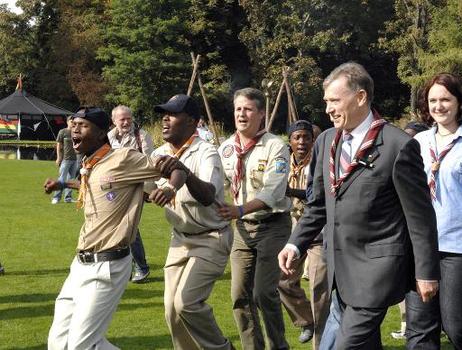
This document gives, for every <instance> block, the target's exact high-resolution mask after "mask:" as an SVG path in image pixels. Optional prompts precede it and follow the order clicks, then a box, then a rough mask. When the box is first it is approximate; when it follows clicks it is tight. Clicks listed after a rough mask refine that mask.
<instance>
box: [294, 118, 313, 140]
mask: <svg viewBox="0 0 462 350" xmlns="http://www.w3.org/2000/svg"><path fill="white" fill-rule="evenodd" d="M298 130H306V131H308V132H309V133H310V134H311V136H313V124H311V123H310V122H309V121H307V120H297V121H295V122H293V123H292V124H291V125H290V126H289V131H288V134H289V137H290V135H292V133H294V132H295V131H298Z"/></svg>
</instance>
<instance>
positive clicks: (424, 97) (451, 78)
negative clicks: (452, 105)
mask: <svg viewBox="0 0 462 350" xmlns="http://www.w3.org/2000/svg"><path fill="white" fill-rule="evenodd" d="M435 84H439V85H443V86H444V87H445V88H446V89H447V90H448V91H449V92H450V94H451V95H453V96H455V98H457V102H458V103H459V111H458V113H457V121H458V123H459V124H461V123H462V120H461V119H462V80H461V78H460V77H459V76H457V75H455V74H451V73H439V74H436V75H435V76H433V77H432V78H431V79H430V80H428V81H427V82H426V83H425V85H424V86H423V88H422V89H421V90H420V94H419V103H418V108H419V111H420V114H421V118H422V121H423V122H424V123H425V124H427V125H432V124H433V118H432V116H431V115H430V110H429V109H428V92H429V91H430V89H431V87H432V86H433V85H435Z"/></svg>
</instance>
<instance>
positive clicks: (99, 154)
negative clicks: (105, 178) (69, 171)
mask: <svg viewBox="0 0 462 350" xmlns="http://www.w3.org/2000/svg"><path fill="white" fill-rule="evenodd" d="M110 150H111V146H109V145H108V144H107V143H106V144H104V145H103V146H102V147H101V148H99V149H98V150H97V151H96V152H95V153H94V154H93V156H91V158H90V159H86V160H82V168H81V169H80V188H79V197H78V198H77V209H80V208H82V207H83V206H84V205H85V196H86V193H87V185H88V176H89V175H90V171H91V169H92V168H93V167H94V166H95V164H96V163H98V162H99V161H100V160H101V159H102V158H103V157H104V156H105V155H106V154H107V153H108V152H109V151H110Z"/></svg>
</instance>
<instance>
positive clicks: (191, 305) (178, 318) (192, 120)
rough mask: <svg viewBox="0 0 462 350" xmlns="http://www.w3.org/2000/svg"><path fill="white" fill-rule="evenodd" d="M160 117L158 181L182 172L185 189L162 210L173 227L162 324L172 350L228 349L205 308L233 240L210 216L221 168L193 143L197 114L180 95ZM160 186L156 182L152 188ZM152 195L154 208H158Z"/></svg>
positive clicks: (206, 147) (208, 149)
mask: <svg viewBox="0 0 462 350" xmlns="http://www.w3.org/2000/svg"><path fill="white" fill-rule="evenodd" d="M154 110H155V111H156V112H158V113H162V114H163V117H162V136H163V139H164V140H165V141H166V143H165V144H164V145H162V146H161V147H159V148H158V149H156V150H155V151H154V154H155V155H161V156H165V155H166V156H169V157H168V158H167V159H166V160H165V161H164V162H163V163H162V164H161V172H162V175H165V176H168V174H169V173H170V172H171V170H172V169H175V168H179V169H185V170H186V171H187V173H188V177H187V180H186V186H184V187H183V188H181V190H179V191H178V192H177V193H176V196H175V198H174V200H173V201H172V202H171V203H170V204H169V205H167V206H166V210H165V215H166V218H167V220H168V221H169V223H170V224H171V225H172V226H173V232H172V239H171V243H170V248H169V251H168V256H167V260H166V263H165V268H164V271H165V293H164V304H165V318H166V321H167V324H168V327H169V329H170V333H171V335H172V342H173V347H174V348H175V349H177V350H178V349H181V350H195V349H198V350H199V349H222V350H227V349H232V348H233V347H232V345H231V343H230V341H229V340H228V339H226V338H225V337H224V336H223V333H222V332H221V330H220V328H219V327H218V325H217V323H216V321H215V317H214V315H213V312H212V309H211V308H210V306H208V305H207V304H206V301H207V299H208V297H209V296H210V293H211V291H212V288H213V285H214V283H215V281H216V280H217V279H218V278H220V277H221V276H222V275H223V272H224V270H225V267H226V263H227V262H228V256H229V253H230V251H231V246H232V241H233V235H232V231H231V229H230V227H229V222H228V221H226V220H222V219H221V218H220V217H219V216H218V215H217V213H216V211H215V207H216V204H217V203H221V202H223V201H224V191H223V187H224V184H223V168H222V166H221V162H220V157H219V155H218V152H217V150H216V149H215V147H214V146H213V145H211V144H210V143H208V142H205V141H203V140H202V139H201V138H200V137H198V133H197V131H196V128H197V122H198V121H199V118H200V117H199V109H198V107H197V105H196V103H195V101H194V100H193V99H192V98H191V97H189V96H186V95H175V96H173V97H172V98H171V99H170V100H169V101H168V102H167V103H165V104H162V105H158V106H156V107H155V109H154ZM163 183H164V181H163V180H159V181H158V182H157V184H158V186H159V187H161V186H163ZM156 191H159V190H155V191H154V193H153V196H152V197H153V200H154V202H156V203H158V198H157V195H156Z"/></svg>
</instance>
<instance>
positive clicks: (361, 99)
mask: <svg viewBox="0 0 462 350" xmlns="http://www.w3.org/2000/svg"><path fill="white" fill-rule="evenodd" d="M357 101H358V105H359V106H364V105H365V104H367V92H366V90H364V89H361V90H359V91H358V92H357Z"/></svg>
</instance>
